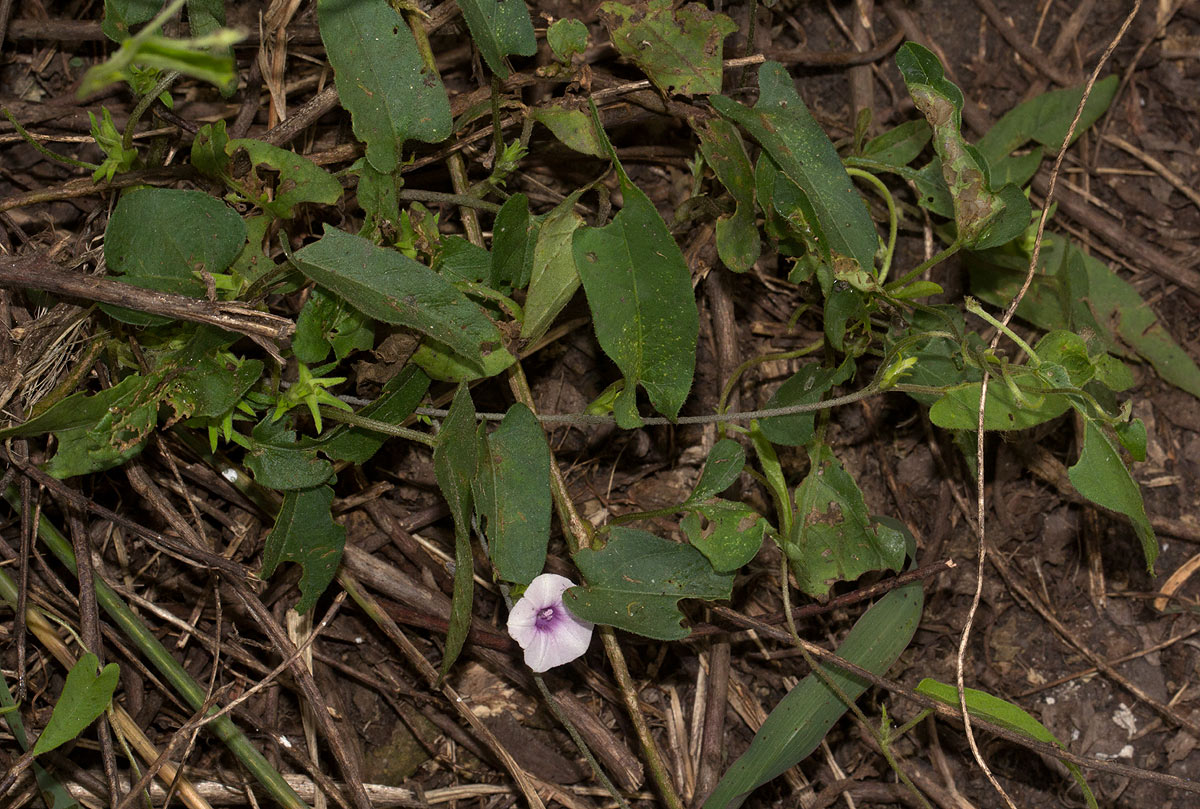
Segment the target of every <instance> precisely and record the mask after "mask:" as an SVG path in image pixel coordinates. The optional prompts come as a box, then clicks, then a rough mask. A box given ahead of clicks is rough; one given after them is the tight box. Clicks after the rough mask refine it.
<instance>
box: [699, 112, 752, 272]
mask: <svg viewBox="0 0 1200 809" xmlns="http://www.w3.org/2000/svg"><path fill="white" fill-rule="evenodd" d="M696 134H697V135H698V136H699V138H700V152H701V153H702V154H703V155H704V160H705V162H707V163H708V165H709V166H711V167H712V170H713V172H715V173H716V175H717V179H718V180H720V181H721V184H722V185H724V186H725V188H727V189H728V190H729V193H730V194H732V195H733V198H734V200H735V202H736V203H737V207H736V208H735V209H734V212H733V214H732V215H728V214H726V215H723V216H721V217H720V218H719V219H717V227H716V230H717V255H719V256H720V257H721V261H722V262H724V264H725V266H726V267H728V268H729V269H731V270H733V271H734V272H745V271H746V270H748V269H750V268H751V267H753V266H754V262H756V261H758V257H759V254H760V253H761V251H762V245H761V243H760V241H759V235H758V227H757V225H756V223H755V220H754V167H753V166H752V165H750V158H749V156H748V155H747V154H746V146H745V144H744V143H742V136H741V135H739V134H738V131H737V129H736V128H735V127H734V126H733V125H732V124H730V123H729V122H728V121H725V120H723V119H721V118H714V119H712V120H710V121H707V122H706V123H705V125H704V126H703V127H698V128H696Z"/></svg>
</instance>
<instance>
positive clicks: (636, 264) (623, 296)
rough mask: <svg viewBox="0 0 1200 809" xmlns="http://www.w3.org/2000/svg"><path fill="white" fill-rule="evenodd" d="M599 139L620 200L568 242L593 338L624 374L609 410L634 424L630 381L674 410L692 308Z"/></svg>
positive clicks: (684, 278)
mask: <svg viewBox="0 0 1200 809" xmlns="http://www.w3.org/2000/svg"><path fill="white" fill-rule="evenodd" d="M593 114H594V113H593ZM605 143H606V146H607V148H608V151H609V154H610V155H611V156H612V161H613V165H614V167H615V168H616V170H617V178H618V180H619V182H620V187H621V194H622V196H623V197H624V199H625V206H624V207H623V208H621V210H620V212H619V213H618V214H617V215H616V216H615V217H614V218H613V221H612V222H610V223H609V224H608V225H606V226H605V227H602V228H592V227H584V228H580V229H579V230H577V231H575V237H574V241H573V243H572V247H573V253H574V257H575V268H576V269H577V270H578V271H579V277H580V279H581V280H582V281H583V289H584V292H586V293H587V299H588V305H589V306H590V307H591V310H592V322H593V324H594V325H595V328H596V339H597V340H598V341H599V343H600V347H601V348H602V349H604V353H605V354H607V355H608V356H609V358H610V359H612V361H613V362H615V363H616V364H617V367H618V368H620V369H621V373H622V374H623V375H624V376H625V387H624V389H623V390H622V391H621V393H620V395H619V396H617V400H616V402H615V404H614V406H613V413H614V415H615V416H616V419H617V423H618V424H619V425H620V426H622V427H624V428H627V429H628V428H631V427H636V426H638V425H640V424H641V418H640V417H639V416H638V414H637V386H638V385H641V386H642V387H643V388H645V389H646V393H648V394H649V395H650V403H651V404H653V405H654V407H655V409H657V410H658V412H660V413H662V414H663V415H665V416H667V417H669V418H675V416H677V415H678V414H679V409H680V408H681V407H683V402H684V400H685V399H686V398H687V395H688V391H689V390H691V387H692V374H693V372H694V370H695V366H696V339H697V336H698V335H699V331H700V316H699V314H698V313H697V311H696V298H695V295H694V293H693V292H692V277H691V273H689V272H688V267H687V262H686V261H685V260H684V258H683V253H682V252H680V250H679V245H677V244H675V239H674V238H673V237H672V236H671V232H670V231H669V230H667V225H666V223H665V222H663V220H662V217H661V216H659V215H658V211H657V210H656V209H655V207H654V203H652V202H651V201H650V198H649V197H647V196H646V195H645V194H644V193H642V191H641V189H639V188H638V187H637V186H636V185H634V184H633V182H632V181H630V179H629V176H628V175H627V174H626V173H625V169H624V168H622V167H621V163H620V161H618V160H617V153H616V151H615V150H613V148H612V144H611V143H608V142H607V138H605Z"/></svg>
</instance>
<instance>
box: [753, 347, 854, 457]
mask: <svg viewBox="0 0 1200 809" xmlns="http://www.w3.org/2000/svg"><path fill="white" fill-rule="evenodd" d="M853 375H854V360H852V359H847V360H846V361H844V362H843V363H842V364H841V365H840V366H838V367H837V368H835V369H831V368H822V367H821V366H820V365H817V364H816V363H813V364H811V365H806V366H804V367H803V368H801V369H800V370H799V371H797V372H796V373H795V374H792V376H790V377H788V379H787V381H785V382H784V383H783V384H782V385H780V386H779V389H778V390H776V391H775V393H774V394H773V395H772V396H771V398H770V399H769V400H768V401H767V404H766V407H765V408H764V409H766V410H771V409H773V408H776V407H791V406H792V405H800V404H816V403H817V402H819V401H821V398H822V397H823V396H824V395H825V394H826V393H828V392H829V390H830V389H831V388H833V386H834V385H840V384H842V383H843V382H845V381H846V380H847V379H849V378H850V377H852V376H853ZM816 418H817V411H815V410H814V411H811V412H808V413H794V414H792V415H790V416H771V417H770V418H765V419H762V420H760V421H759V422H758V427H759V429H760V430H762V433H763V435H765V436H766V437H767V439H768V440H769V441H770V442H771V443H772V444H780V445H782V446H785V447H800V446H803V445H805V444H807V443H808V442H809V441H812V439H813V432H814V425H815V424H816Z"/></svg>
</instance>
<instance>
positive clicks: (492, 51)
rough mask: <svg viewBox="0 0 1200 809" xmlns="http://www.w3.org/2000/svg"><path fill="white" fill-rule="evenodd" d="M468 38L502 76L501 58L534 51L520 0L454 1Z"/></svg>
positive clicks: (529, 23) (530, 25) (504, 76)
mask: <svg viewBox="0 0 1200 809" xmlns="http://www.w3.org/2000/svg"><path fill="white" fill-rule="evenodd" d="M458 7H459V8H460V9H462V15H463V19H464V20H466V22H467V29H468V30H469V31H470V32H471V39H473V40H475V45H476V47H478V48H479V52H480V53H481V54H483V61H485V62H487V66H488V67H490V68H491V69H492V72H493V73H495V74H496V75H497V76H499V77H500V78H502V79H507V78H508V74H509V69H508V65H506V64H505V63H504V57H506V56H509V55H511V54H516V55H517V56H532V55H533V54H534V53H535V52H536V51H537V38H536V37H535V36H534V34H533V21H532V20H531V19H529V9H527V8H525V3H524V2H523V0H458Z"/></svg>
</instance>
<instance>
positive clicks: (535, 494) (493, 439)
mask: <svg viewBox="0 0 1200 809" xmlns="http://www.w3.org/2000/svg"><path fill="white" fill-rule="evenodd" d="M549 481H550V447H549V446H548V445H547V444H546V433H545V432H544V431H543V430H542V425H541V424H540V423H538V420H537V417H536V416H534V415H533V413H532V411H530V409H529V408H528V407H526V406H525V405H523V404H521V403H520V402H518V403H517V404H514V405H513V406H512V407H510V408H509V409H508V413H506V414H505V416H504V420H503V421H501V422H500V426H499V427H498V428H496V430H495V432H493V433H492V434H491V435H484V436H483V437H482V438H481V440H480V446H479V474H478V475H476V477H475V480H474V481H473V482H472V484H471V491H472V492H473V493H474V495H475V511H476V513H478V514H479V515H480V516H481V517H482V518H483V520H484V532H485V533H486V535H487V538H488V542H489V549H490V551H491V557H492V566H493V567H495V569H496V575H497V576H499V577H500V578H501V579H503V580H504V581H510V582H514V583H515V584H529V582H531V581H533V579H534V577H535V576H537V575H538V574H539V573H541V572H542V567H543V566H544V565H545V563H546V546H547V544H548V543H549V542H550V510H551V506H552V503H551V499H550V483H549Z"/></svg>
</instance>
